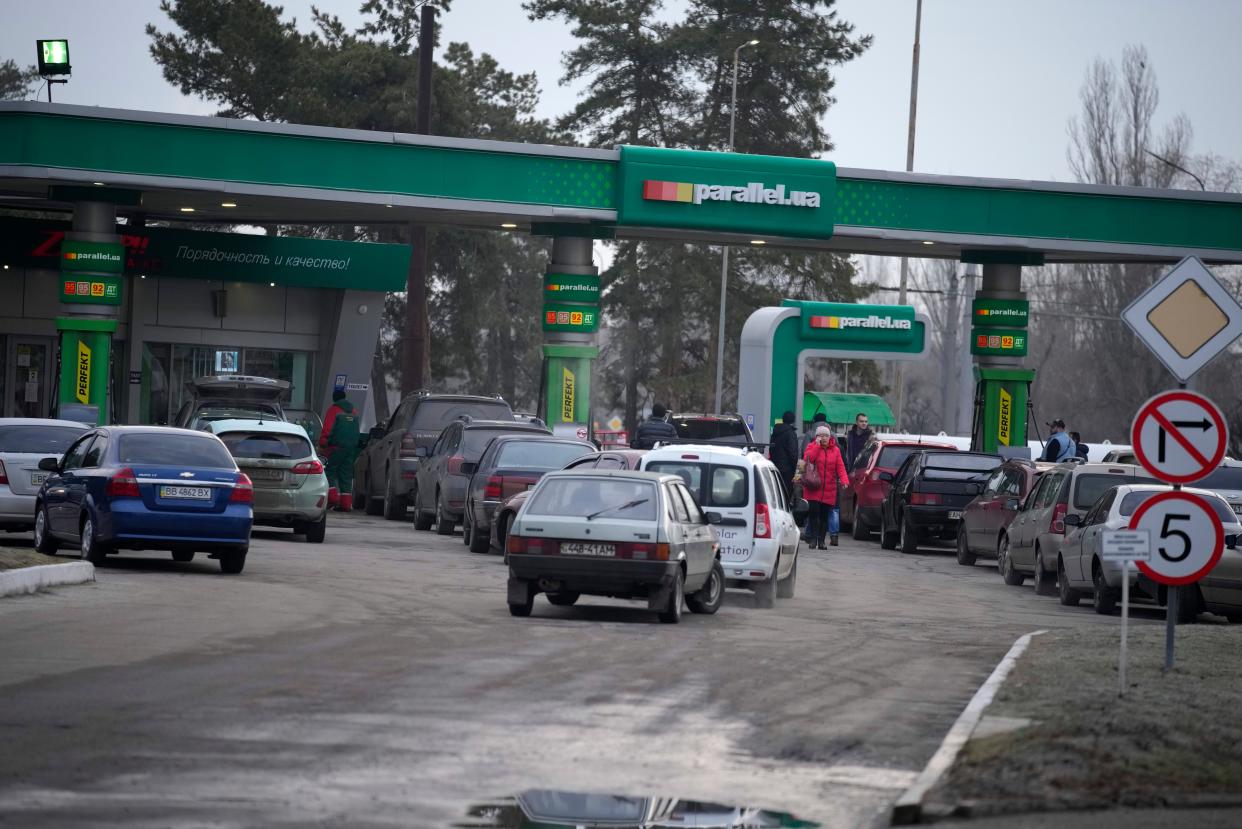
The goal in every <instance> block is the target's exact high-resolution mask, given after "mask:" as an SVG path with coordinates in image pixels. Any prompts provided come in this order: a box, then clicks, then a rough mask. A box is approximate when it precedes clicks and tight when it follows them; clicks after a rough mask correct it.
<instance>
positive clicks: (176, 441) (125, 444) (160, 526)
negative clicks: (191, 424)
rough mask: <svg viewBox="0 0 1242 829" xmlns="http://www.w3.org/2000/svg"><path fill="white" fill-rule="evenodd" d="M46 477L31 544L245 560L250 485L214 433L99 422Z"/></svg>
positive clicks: (238, 563)
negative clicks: (148, 551) (111, 424)
mask: <svg viewBox="0 0 1242 829" xmlns="http://www.w3.org/2000/svg"><path fill="white" fill-rule="evenodd" d="M39 469H41V470H43V471H45V472H47V473H48V477H47V480H46V481H45V482H44V483H43V487H42V488H41V489H40V490H39V495H38V498H37V501H36V504H35V530H34V538H35V548H36V549H37V550H39V552H41V553H54V552H55V551H56V549H57V548H58V547H59V546H60V545H61V544H73V545H76V546H77V547H78V549H79V551H80V553H81V556H82V558H84V559H86V560H88V561H90V562H93V563H95V564H99V563H101V562H102V561H103V560H104V558H105V557H106V556H107V555H108V554H109V553H112V552H115V551H117V550H120V549H129V550H171V551H172V557H173V559H174V560H176V561H191V560H193V558H194V554H195V553H196V552H206V553H208V554H209V555H210V557H211V558H216V559H219V560H220V569H221V571H223V572H225V573H240V572H241V571H242V568H243V567H245V565H246V553H247V551H248V549H249V545H250V527H251V524H252V523H253V520H254V516H253V513H252V505H253V503H254V488H253V486H252V484H251V482H250V478H249V477H247V476H246V475H245V474H243V473H242V472H239V471H238V469H237V464H236V463H234V462H233V456H232V455H230V454H229V450H228V449H227V448H226V447H225V445H224V444H223V443H222V442H221V441H220V439H219V438H218V437H216V436H215V435H211V434H207V433H205V432H191V431H188V430H186V429H171V428H166V427H160V426H104V427H100V428H98V429H93V430H91V431H89V432H87V433H85V434H84V435H83V436H82V437H81V438H79V439H78V440H76V441H75V442H74V443H73V445H71V446H70V447H69V449H68V450H67V451H66V452H65V455H64V457H63V458H62V459H60V460H59V461H58V460H57V459H56V458H44V459H43V460H41V461H39Z"/></svg>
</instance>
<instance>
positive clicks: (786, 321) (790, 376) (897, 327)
mask: <svg viewBox="0 0 1242 829" xmlns="http://www.w3.org/2000/svg"><path fill="white" fill-rule="evenodd" d="M930 347H931V337H930V324H929V320H928V318H927V317H926V316H925V315H923V314H919V313H916V312H915V310H914V308H913V306H910V305H862V304H854V303H847V302H804V301H800V300H794V299H787V300H785V301H784V302H783V303H782V304H781V305H780V306H778V307H772V308H760V309H759V310H758V311H755V312H754V313H753V314H751V315H750V318H749V319H747V320H746V324H745V325H744V326H743V327H742V354H741V361H740V365H739V380H738V395H737V398H738V412H739V413H740V414H741V415H742V416H743V417H745V418H746V421H747V423H748V424H749V425H750V428H751V431H752V432H753V433H754V435H755V439H756V440H758V441H760V442H767V440H768V437H769V436H770V435H771V431H772V424H773V422H775V420H776V419H777V418H779V417H780V416H781V414H782V413H784V412H785V411H787V410H788V411H792V412H793V413H794V414H795V415H796V417H797V422H799V423H800V422H801V421H802V393H803V392H804V391H805V389H804V387H803V386H804V378H805V377H806V364H807V361H808V360H812V359H815V358H818V357H831V358H837V359H847V360H849V359H861V360H918V359H921V358H923V357H925V356H927V352H928V349H929V348H930Z"/></svg>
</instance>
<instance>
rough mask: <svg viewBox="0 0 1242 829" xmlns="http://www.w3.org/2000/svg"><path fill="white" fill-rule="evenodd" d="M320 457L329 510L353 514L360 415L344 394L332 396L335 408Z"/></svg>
mask: <svg viewBox="0 0 1242 829" xmlns="http://www.w3.org/2000/svg"><path fill="white" fill-rule="evenodd" d="M319 454H321V455H323V457H324V459H325V463H324V474H325V475H326V476H327V478H328V508H329V509H336V510H338V511H340V512H350V511H352V510H353V508H354V459H355V458H357V457H358V415H357V414H355V412H354V404H353V403H350V402H349V399H348V398H346V397H345V392H344V391H342V390H340V389H337V390H336V391H334V392H332V405H331V406H329V407H328V413H327V414H326V415H324V418H323V431H322V432H320V433H319Z"/></svg>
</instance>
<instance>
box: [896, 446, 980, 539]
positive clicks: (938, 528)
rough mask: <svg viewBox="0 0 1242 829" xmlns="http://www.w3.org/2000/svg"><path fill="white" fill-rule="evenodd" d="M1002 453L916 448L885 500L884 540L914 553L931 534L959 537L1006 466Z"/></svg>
mask: <svg viewBox="0 0 1242 829" xmlns="http://www.w3.org/2000/svg"><path fill="white" fill-rule="evenodd" d="M1002 461H1003V459H1002V458H1001V457H1000V456H999V455H988V454H984V453H982V452H933V451H928V450H923V451H919V452H912V453H910V456H909V457H908V458H906V461H905V463H903V464H902V465H901V467H900V468H899V469H898V470H897V474H895V475H894V474H892V473H890V472H881V473H880V479H881V480H885V481H888V480H891V481H892V483H893V485H892V486H891V487H890V488H889V490H888V493H887V494H886V495H885V496H884V500H883V501H882V502H881V503H880V544H881V546H883V547H884V549H886V550H891V549H893V548H894V547H897V546H898V545H900V546H901V551H902V552H903V553H913V552H915V551H916V550H917V549H918V545H919V542H921V541H926V540H928V539H930V538H933V537H936V538H945V539H950V538H956V537H957V530H958V526H959V525H960V523H961V520H962V510H963V509H965V507H966V505H967V504H968V503H970V502H971V500H972V499H974V497H975V496H976V495H978V494H979V493H980V492H982V491H983V484H984V482H985V481H987V478H988V475H989V473H991V471H992V470H993V469H995V468H996V467H998V466H1000V465H1001V463H1002Z"/></svg>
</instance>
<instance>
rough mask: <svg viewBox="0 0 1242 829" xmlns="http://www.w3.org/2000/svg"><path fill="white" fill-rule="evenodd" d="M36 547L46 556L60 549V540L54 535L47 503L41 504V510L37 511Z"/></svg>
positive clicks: (35, 527)
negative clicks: (48, 515)
mask: <svg viewBox="0 0 1242 829" xmlns="http://www.w3.org/2000/svg"><path fill="white" fill-rule="evenodd" d="M34 548H35V550H37V551H38V552H40V553H43V554H44V555H46V556H50V555H55V554H56V551H57V550H58V549H60V542H58V541H57V540H56V539H55V537H53V536H52V529H51V524H50V522H49V521H48V517H47V505H46V504H40V505H39V511H38V512H36V513H35V526H34Z"/></svg>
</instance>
